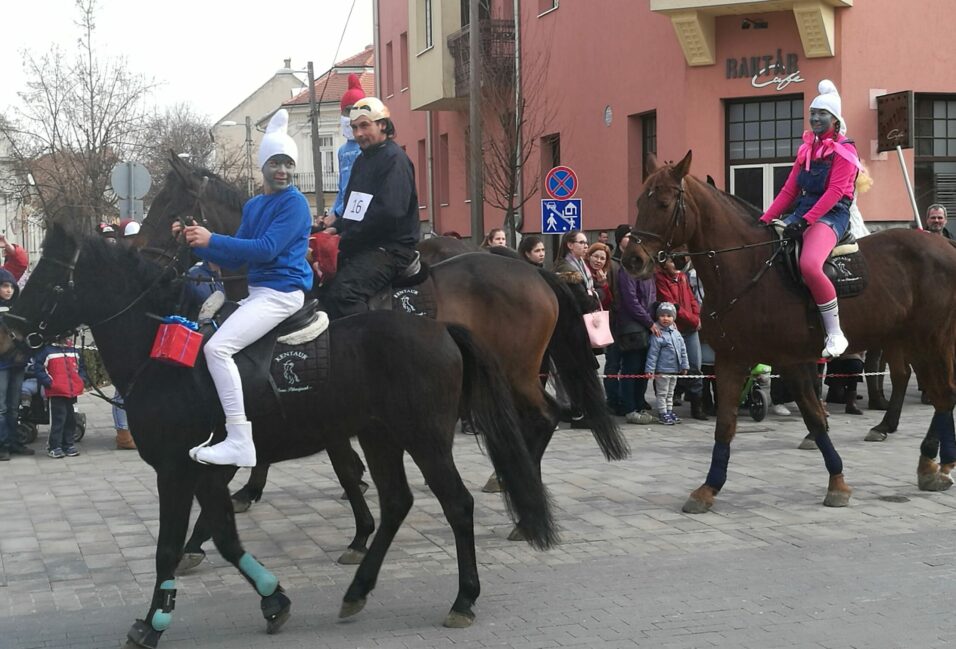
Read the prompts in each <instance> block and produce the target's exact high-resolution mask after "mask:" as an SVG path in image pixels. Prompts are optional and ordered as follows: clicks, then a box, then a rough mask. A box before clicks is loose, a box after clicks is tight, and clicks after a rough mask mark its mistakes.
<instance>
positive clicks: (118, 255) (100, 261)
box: [77, 236, 180, 305]
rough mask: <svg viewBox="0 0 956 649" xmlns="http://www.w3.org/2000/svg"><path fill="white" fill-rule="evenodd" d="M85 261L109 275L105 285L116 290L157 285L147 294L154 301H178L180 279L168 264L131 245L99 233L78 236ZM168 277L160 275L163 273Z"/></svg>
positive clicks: (130, 289) (128, 290)
mask: <svg viewBox="0 0 956 649" xmlns="http://www.w3.org/2000/svg"><path fill="white" fill-rule="evenodd" d="M77 243H78V244H79V245H80V246H81V247H82V251H83V252H82V257H81V259H82V260H83V262H84V265H85V264H86V263H88V264H90V265H91V266H92V267H93V268H96V269H99V271H98V272H102V273H103V276H104V277H105V278H107V282H104V285H103V286H102V289H103V290H104V291H109V292H110V293H113V294H126V293H139V292H140V291H142V290H144V289H145V288H146V287H147V286H154V287H155V288H153V289H152V290H151V296H150V297H149V298H148V299H149V302H150V303H151V304H157V305H159V304H162V305H166V304H175V303H176V301H177V300H178V299H179V291H180V286H179V282H175V281H173V279H174V277H175V275H174V274H173V273H171V272H170V269H169V268H167V267H166V266H163V265H160V264H157V263H155V262H152V261H150V260H148V259H146V258H144V257H143V256H142V255H141V254H140V253H139V251H138V250H137V249H136V248H134V247H132V246H125V245H122V244H114V243H109V242H107V241H106V239H104V238H103V237H100V236H85V237H79V238H78V239H77ZM164 274H166V275H168V278H161V277H160V276H161V275H164Z"/></svg>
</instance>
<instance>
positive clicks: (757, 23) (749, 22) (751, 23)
mask: <svg viewBox="0 0 956 649" xmlns="http://www.w3.org/2000/svg"><path fill="white" fill-rule="evenodd" d="M767 26H768V24H767V21H766V20H754V19H753V18H744V21H743V22H742V23H740V28H741V29H750V28H751V27H753V28H754V29H767Z"/></svg>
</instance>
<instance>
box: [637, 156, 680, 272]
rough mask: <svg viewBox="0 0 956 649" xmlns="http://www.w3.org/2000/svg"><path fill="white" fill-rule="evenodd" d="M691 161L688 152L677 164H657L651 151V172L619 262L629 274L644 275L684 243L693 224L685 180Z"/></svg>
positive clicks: (648, 159) (649, 167) (649, 165)
mask: <svg viewBox="0 0 956 649" xmlns="http://www.w3.org/2000/svg"><path fill="white" fill-rule="evenodd" d="M690 162H691V152H690V151H688V152H687V155H685V156H684V159H683V160H681V161H680V162H678V163H677V164H665V165H660V164H659V163H658V161H657V158H656V157H655V156H654V154H649V155H648V157H647V167H648V169H649V170H650V175H648V177H647V180H646V181H645V182H644V187H643V189H642V190H641V194H640V196H638V197H637V220H636V222H635V226H634V228H633V229H632V230H631V236H630V239H629V243H628V246H627V248H626V249H625V251H624V253H623V254H622V255H621V265H622V266H624V268H625V269H626V270H627V271H628V272H629V273H631V274H633V275H637V276H638V277H646V276H648V275H649V274H650V273H652V272H653V270H654V264H655V262H657V261H661V260H663V259H664V258H665V257H666V256H668V255H670V254H671V253H672V252H673V250H674V249H675V248H679V247H684V246H685V245H686V244H687V240H688V239H689V237H690V232H691V230H692V226H690V225H689V224H688V220H687V213H686V196H685V180H684V179H685V177H686V176H687V174H688V172H689V171H690Z"/></svg>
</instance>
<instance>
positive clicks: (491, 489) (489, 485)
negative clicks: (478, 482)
mask: <svg viewBox="0 0 956 649" xmlns="http://www.w3.org/2000/svg"><path fill="white" fill-rule="evenodd" d="M481 490H482V491H483V492H485V493H486V494H500V493H501V492H502V491H503V489H502V488H501V483H500V482H499V481H498V476H496V475H495V474H491V477H490V478H488V482H486V483H485V486H484V487H482V488H481Z"/></svg>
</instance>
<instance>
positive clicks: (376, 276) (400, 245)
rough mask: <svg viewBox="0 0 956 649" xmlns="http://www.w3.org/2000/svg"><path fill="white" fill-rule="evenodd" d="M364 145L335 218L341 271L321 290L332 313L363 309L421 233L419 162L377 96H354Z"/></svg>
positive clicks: (411, 253) (405, 260)
mask: <svg viewBox="0 0 956 649" xmlns="http://www.w3.org/2000/svg"><path fill="white" fill-rule="evenodd" d="M349 117H350V119H351V124H352V132H353V133H354V134H355V141H356V142H358V145H359V147H360V148H361V149H362V153H361V155H359V157H358V158H356V160H355V166H354V167H352V175H351V176H350V177H349V183H348V187H347V188H346V190H345V208H344V211H343V213H342V216H341V217H340V218H338V219H337V220H336V222H335V228H336V231H337V232H339V233H341V236H342V238H341V240H340V241H339V259H338V274H337V275H336V276H335V279H334V280H333V281H332V282H331V283H330V284H329V285H328V287H327V289H326V290H325V292H324V293H323V295H322V305H323V307H324V308H325V309H326V310H327V311H328V312H329V316H330V317H332V318H336V317H342V316H347V315H352V314H354V313H364V312H365V311H368V301H369V299H370V298H371V297H372V296H374V295H375V294H376V293H378V292H379V291H381V290H383V289H385V288H387V287H388V286H389V284H391V282H392V280H393V279H395V277H397V276H398V275H399V273H401V272H402V271H403V270H404V269H405V268H407V267H408V264H409V263H410V262H411V261H412V259H414V257H415V244H416V243H418V240H419V239H420V238H421V230H420V226H419V219H418V194H417V192H416V190H415V168H414V167H413V166H412V162H411V160H409V159H408V156H407V155H405V152H404V151H403V150H402V148H401V147H400V146H398V144H396V143H395V140H394V137H395V125H394V124H393V123H392V120H391V118H390V117H389V112H388V108H386V107H385V104H383V103H382V102H381V101H380V100H379V99H377V98H375V97H366V98H364V99H360V100H358V101H357V102H355V105H354V106H353V107H352V111H351V113H350V114H349Z"/></svg>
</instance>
